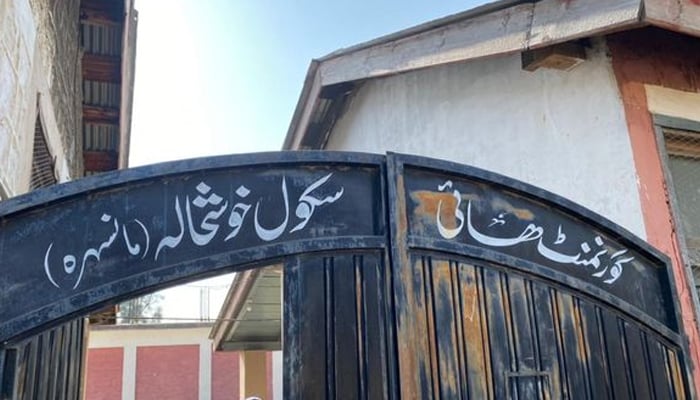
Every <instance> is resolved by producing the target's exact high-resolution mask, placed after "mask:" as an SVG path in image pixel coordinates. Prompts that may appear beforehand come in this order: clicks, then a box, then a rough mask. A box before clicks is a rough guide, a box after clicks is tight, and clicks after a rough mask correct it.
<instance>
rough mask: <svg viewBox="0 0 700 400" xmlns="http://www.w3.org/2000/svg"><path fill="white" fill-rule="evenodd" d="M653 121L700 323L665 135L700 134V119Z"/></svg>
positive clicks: (656, 117) (699, 301) (698, 300)
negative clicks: (673, 131) (668, 131)
mask: <svg viewBox="0 0 700 400" xmlns="http://www.w3.org/2000/svg"><path fill="white" fill-rule="evenodd" d="M652 122H653V129H654V133H655V136H656V145H657V148H658V152H659V159H660V161H661V169H662V173H663V178H664V182H663V184H664V192H665V196H666V199H667V200H668V205H669V213H670V214H671V223H672V224H673V230H674V231H675V232H676V237H677V238H678V242H679V243H677V245H678V247H679V251H680V255H681V262H682V263H683V270H684V272H685V276H686V279H687V280H688V284H689V285H690V288H691V289H692V290H691V296H692V299H693V304H694V306H695V317H696V321H698V322H697V323H698V324H700V297H699V296H700V295H699V294H698V291H700V281H698V282H696V281H695V275H694V274H693V268H692V263H691V262H690V259H691V258H690V252H689V249H688V244H687V241H686V235H685V232H684V230H683V225H682V221H681V219H680V211H679V210H680V206H679V204H678V198H677V197H676V189H675V185H674V183H673V177H672V176H671V169H670V166H669V165H670V162H669V155H668V150H667V148H666V138H665V136H664V129H665V128H668V129H678V130H684V131H691V132H697V133H698V135H700V121H694V120H689V119H685V118H680V117H673V116H669V115H662V114H652Z"/></svg>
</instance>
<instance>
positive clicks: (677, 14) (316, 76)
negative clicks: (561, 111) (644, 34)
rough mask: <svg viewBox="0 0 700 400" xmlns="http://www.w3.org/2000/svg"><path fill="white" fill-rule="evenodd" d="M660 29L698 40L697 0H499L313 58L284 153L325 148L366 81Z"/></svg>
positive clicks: (699, 11) (698, 16) (699, 12)
mask: <svg viewBox="0 0 700 400" xmlns="http://www.w3.org/2000/svg"><path fill="white" fill-rule="evenodd" d="M645 26H658V27H662V28H664V29H668V30H673V31H677V32H682V33H686V34H688V35H693V36H700V5H698V4H697V1H695V0H540V1H532V0H530V1H524V0H501V1H497V2H494V3H490V4H487V5H484V6H481V7H477V8H474V9H472V10H469V11H465V12H462V13H459V14H455V15H452V16H449V17H445V18H442V19H438V20H435V21H432V22H428V23H426V24H423V25H419V26H416V27H413V28H409V29H406V30H403V31H400V32H397V33H394V34H391V35H388V36H384V37H381V38H378V39H375V40H372V41H369V42H366V43H362V44H359V45H357V46H353V47H350V48H347V49H342V50H339V51H336V52H333V53H331V54H329V55H327V56H325V57H322V58H320V59H316V60H312V61H311V65H310V66H309V70H308V73H307V76H306V80H305V82H304V87H303V89H302V92H301V96H300V98H299V101H298V103H297V107H296V110H295V112H294V115H293V117H292V121H291V123H290V126H289V130H288V131H287V137H286V138H285V141H284V145H283V148H284V149H305V148H323V147H324V145H325V143H326V141H327V139H328V134H329V133H330V130H331V129H332V127H333V124H334V123H335V121H336V120H337V119H338V118H339V117H340V115H341V113H342V112H343V109H344V107H345V104H346V103H347V100H348V99H349V96H350V95H351V93H352V91H353V90H354V89H355V88H356V87H357V85H359V84H360V83H362V82H363V81H364V80H367V79H372V78H377V77H382V76H388V75H393V74H398V73H403V72H408V71H413V70H417V69H421V68H428V67H432V66H437V65H443V64H448V63H455V62H461V61H467V60H473V59H477V58H483V57H490V56H497V55H504V54H512V53H519V52H524V51H528V50H535V49H538V48H543V47H546V46H551V45H553V44H557V43H562V42H568V41H572V40H576V39H580V38H586V37H591V36H594V35H601V34H608V33H613V32H618V31H623V30H629V29H635V28H641V27H645Z"/></svg>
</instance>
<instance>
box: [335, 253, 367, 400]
mask: <svg viewBox="0 0 700 400" xmlns="http://www.w3.org/2000/svg"><path fill="white" fill-rule="evenodd" d="M352 261H353V260H352V259H348V257H336V258H335V259H334V263H333V266H332V275H331V276H332V280H331V282H330V284H331V285H332V286H333V289H334V290H333V296H332V298H331V299H329V302H328V303H329V304H332V305H333V313H332V314H331V315H330V316H331V318H332V319H331V323H330V324H329V326H331V327H332V332H333V336H331V337H330V338H329V341H330V346H331V347H332V348H333V349H334V352H335V363H334V365H333V368H334V373H335V382H336V385H335V389H336V391H335V392H334V397H335V398H338V397H342V396H347V397H348V398H360V393H361V392H360V388H361V385H362V382H361V381H362V379H359V380H356V379H354V378H355V377H357V376H359V372H360V370H361V367H360V363H361V361H360V360H358V354H360V346H361V344H360V341H361V340H362V338H361V331H360V330H359V328H360V326H359V325H358V311H359V310H358V307H357V301H356V299H357V298H358V297H357V296H358V293H357V286H356V284H355V279H356V278H355V276H356V274H357V268H356V267H355V265H354V263H353V262H352ZM333 267H334V268H333ZM351 377H352V378H351Z"/></svg>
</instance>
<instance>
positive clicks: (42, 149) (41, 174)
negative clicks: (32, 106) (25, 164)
mask: <svg viewBox="0 0 700 400" xmlns="http://www.w3.org/2000/svg"><path fill="white" fill-rule="evenodd" d="M56 182H57V179H56V174H55V172H54V160H53V157H51V152H49V147H48V145H47V144H46V136H45V135H44V126H43V125H42V123H41V117H40V115H39V113H37V116H36V123H35V124H34V153H33V155H32V178H31V182H30V189H31V190H35V189H39V188H42V187H47V186H51V185H53V184H55V183H56Z"/></svg>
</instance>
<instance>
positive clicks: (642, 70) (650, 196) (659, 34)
mask: <svg viewBox="0 0 700 400" xmlns="http://www.w3.org/2000/svg"><path fill="white" fill-rule="evenodd" d="M608 44H609V47H610V51H611V53H612V61H613V68H614V71H615V75H616V77H617V81H618V84H619V88H620V93H621V94H622V99H623V104H624V107H625V116H626V120H627V125H628V127H629V137H630V140H631V143H632V148H633V150H634V162H635V167H636V169H637V173H638V176H639V185H638V191H639V194H640V195H639V197H640V199H641V206H642V210H643V215H644V224H645V227H646V232H647V237H648V239H647V240H648V241H649V243H651V244H652V245H653V246H654V247H656V248H658V249H659V250H661V251H662V252H664V253H666V254H667V255H668V256H669V257H670V258H671V261H672V262H673V272H674V277H675V279H676V288H677V291H678V297H679V303H680V307H681V315H682V318H683V323H684V328H685V333H686V335H687V338H688V342H689V344H690V359H691V361H692V364H693V367H694V368H693V371H692V372H693V381H694V385H695V391H696V394H698V393H700V331H699V330H698V321H697V315H698V314H697V310H696V309H695V307H694V299H693V297H694V296H696V294H695V293H694V290H693V281H692V277H691V274H690V272H689V271H688V270H686V268H685V266H684V263H683V258H682V255H681V251H680V242H679V239H678V235H677V234H676V232H677V230H676V228H675V224H674V220H673V216H672V210H671V209H670V206H669V201H668V198H667V193H666V182H665V177H664V171H663V166H662V162H661V157H660V154H661V153H660V151H659V149H658V147H657V140H656V134H655V131H654V123H653V120H652V114H651V113H652V111H653V112H660V113H662V114H667V115H670V116H678V117H683V118H685V119H692V120H696V121H698V122H700V109H696V110H695V112H694V113H693V110H692V105H693V104H700V103H698V100H697V98H698V94H700V40H698V39H694V38H690V37H684V36H682V35H679V34H675V33H671V32H667V31H663V30H660V29H652V28H650V29H643V30H639V31H632V32H625V33H620V34H616V35H612V36H610V37H609V38H608ZM655 87H656V88H655ZM658 88H666V89H658ZM668 89H673V90H675V91H680V92H684V95H680V93H677V95H675V96H672V97H673V101H670V100H669V90H668ZM674 103H675V104H674Z"/></svg>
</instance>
